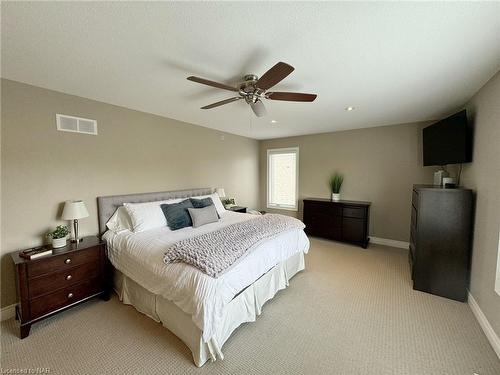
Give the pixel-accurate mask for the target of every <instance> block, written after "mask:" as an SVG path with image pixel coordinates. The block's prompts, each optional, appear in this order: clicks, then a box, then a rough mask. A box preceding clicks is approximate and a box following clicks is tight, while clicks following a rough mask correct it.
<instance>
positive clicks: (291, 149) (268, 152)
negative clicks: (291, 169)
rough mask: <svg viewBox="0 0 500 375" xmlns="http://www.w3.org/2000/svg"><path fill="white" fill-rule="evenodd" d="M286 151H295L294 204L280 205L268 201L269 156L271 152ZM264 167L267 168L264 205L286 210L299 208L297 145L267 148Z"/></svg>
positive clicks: (279, 152)
mask: <svg viewBox="0 0 500 375" xmlns="http://www.w3.org/2000/svg"><path fill="white" fill-rule="evenodd" d="M287 152H294V153H295V205H294V206H293V207H292V206H281V205H273V204H270V203H269V191H270V189H269V181H270V178H269V173H270V170H269V156H270V155H272V154H281V153H287ZM266 163H267V164H266V168H267V183H266V190H267V192H266V207H267V208H271V209H275V210H287V211H298V210H299V147H298V146H297V147H285V148H270V149H268V150H267V160H266Z"/></svg>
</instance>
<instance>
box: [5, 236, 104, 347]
mask: <svg viewBox="0 0 500 375" xmlns="http://www.w3.org/2000/svg"><path fill="white" fill-rule="evenodd" d="M48 247H49V248H50V246H48ZM11 256H12V259H13V260H14V264H15V266H16V284H17V299H18V304H17V306H16V319H19V321H20V322H21V332H20V336H21V338H22V339H23V338H25V337H27V336H28V335H29V332H30V329H31V325H32V324H33V323H35V322H38V321H40V320H42V319H45V318H47V317H49V316H51V315H54V314H56V313H58V312H60V311H63V310H66V309H68V308H70V307H72V306H75V305H76V304H78V303H81V302H83V301H86V300H88V299H90V298H92V297H95V296H101V297H102V298H103V299H104V300H108V299H109V291H110V283H109V278H108V275H109V272H108V271H107V270H108V269H109V268H108V261H107V258H106V244H105V242H104V241H102V240H100V239H99V238H98V237H95V236H91V237H85V238H84V239H83V241H81V242H80V243H78V244H76V243H70V242H68V244H67V246H65V247H62V248H59V249H53V250H52V255H47V256H44V257H41V258H37V259H33V260H27V259H24V258H21V257H20V256H19V252H15V253H11Z"/></svg>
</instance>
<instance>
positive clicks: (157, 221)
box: [123, 198, 187, 233]
mask: <svg viewBox="0 0 500 375" xmlns="http://www.w3.org/2000/svg"><path fill="white" fill-rule="evenodd" d="M184 199H187V198H183V199H168V200H165V201H155V202H146V203H124V204H123V205H124V206H125V208H126V209H127V212H128V214H129V215H130V219H131V220H132V228H133V232H135V233H137V232H144V231H145V230H149V229H155V228H161V227H167V219H165V215H164V214H163V211H162V210H161V207H160V205H162V204H164V203H167V204H170V203H178V202H181V201H182V200H184Z"/></svg>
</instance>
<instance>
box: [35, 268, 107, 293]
mask: <svg viewBox="0 0 500 375" xmlns="http://www.w3.org/2000/svg"><path fill="white" fill-rule="evenodd" d="M100 272H101V269H100V263H99V262H93V263H85V264H82V265H80V266H76V267H72V268H69V269H67V270H64V271H59V272H56V273H50V274H47V275H44V276H40V277H37V278H35V279H31V282H30V285H29V297H30V298H35V297H38V296H40V295H42V294H45V293H50V292H53V291H55V290H57V289H61V288H64V287H67V286H70V285H73V284H78V283H80V282H82V281H84V280H88V279H93V278H95V277H97V276H99V274H100Z"/></svg>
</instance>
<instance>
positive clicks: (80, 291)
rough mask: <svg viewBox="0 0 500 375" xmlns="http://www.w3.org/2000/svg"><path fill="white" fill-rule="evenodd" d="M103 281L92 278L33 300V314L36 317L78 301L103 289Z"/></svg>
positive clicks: (31, 305)
mask: <svg viewBox="0 0 500 375" xmlns="http://www.w3.org/2000/svg"><path fill="white" fill-rule="evenodd" d="M101 284H102V281H101V280H100V279H99V278H97V279H92V280H89V281H86V282H84V283H81V284H76V285H72V286H69V287H67V288H64V289H60V290H58V291H56V292H54V293H50V294H46V295H44V296H42V297H38V298H35V299H33V300H31V303H30V308H31V316H32V318H33V319H36V318H38V317H40V316H42V315H45V314H48V313H49V312H52V311H55V310H57V309H60V308H62V307H64V306H67V305H70V304H72V303H75V302H78V301H80V300H82V299H84V298H86V297H89V296H91V295H93V294H96V293H99V292H100V291H101V290H102V285H101Z"/></svg>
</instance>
